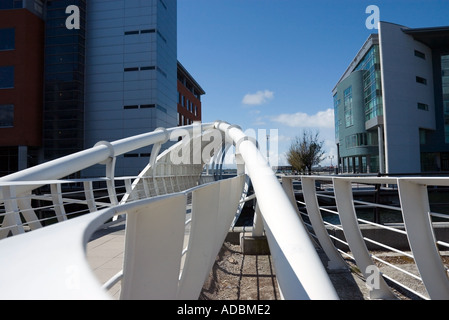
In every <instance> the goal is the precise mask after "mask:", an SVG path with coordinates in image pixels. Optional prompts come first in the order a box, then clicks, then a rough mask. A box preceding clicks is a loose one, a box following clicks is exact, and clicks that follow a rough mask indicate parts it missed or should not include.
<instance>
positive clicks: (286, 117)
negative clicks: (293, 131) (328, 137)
mask: <svg viewBox="0 0 449 320" xmlns="http://www.w3.org/2000/svg"><path fill="white" fill-rule="evenodd" d="M271 120H272V121H274V122H278V123H281V124H284V125H287V126H289V127H298V128H306V127H309V128H310V127H315V128H333V127H334V110H333V109H327V110H326V111H319V112H318V113H316V114H314V115H309V114H307V113H304V112H297V113H292V114H288V113H284V114H280V115H278V116H275V117H272V118H271Z"/></svg>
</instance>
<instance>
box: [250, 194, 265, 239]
mask: <svg viewBox="0 0 449 320" xmlns="http://www.w3.org/2000/svg"><path fill="white" fill-rule="evenodd" d="M263 230H264V227H263V219H262V214H261V212H260V208H259V205H258V204H257V201H256V208H255V210H254V221H253V231H252V236H253V237H262V236H263Z"/></svg>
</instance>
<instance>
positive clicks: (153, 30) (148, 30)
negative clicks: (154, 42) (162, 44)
mask: <svg viewBox="0 0 449 320" xmlns="http://www.w3.org/2000/svg"><path fill="white" fill-rule="evenodd" d="M154 32H156V29H145V30H141V31H140V33H154Z"/></svg>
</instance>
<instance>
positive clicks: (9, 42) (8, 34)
mask: <svg viewBox="0 0 449 320" xmlns="http://www.w3.org/2000/svg"><path fill="white" fill-rule="evenodd" d="M13 49H15V32H14V28H7V29H0V50H13Z"/></svg>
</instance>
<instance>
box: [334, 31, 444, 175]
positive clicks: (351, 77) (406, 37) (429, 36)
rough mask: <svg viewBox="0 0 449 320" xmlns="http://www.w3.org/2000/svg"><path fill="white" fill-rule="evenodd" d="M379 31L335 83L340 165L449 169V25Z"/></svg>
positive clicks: (363, 169) (353, 169) (351, 169)
mask: <svg viewBox="0 0 449 320" xmlns="http://www.w3.org/2000/svg"><path fill="white" fill-rule="evenodd" d="M378 30H379V32H378V34H372V35H371V36H370V37H369V38H368V39H367V41H366V42H365V43H364V44H363V46H362V48H361V49H360V50H359V52H358V53H357V54H356V57H355V58H354V60H353V61H352V62H351V63H350V65H349V67H348V68H347V70H346V71H345V72H344V74H343V76H342V77H341V78H340V80H339V81H338V83H337V85H336V86H335V88H334V89H333V99H334V110H335V136H336V143H337V146H338V157H339V161H338V164H339V171H340V172H342V173H345V172H348V173H377V172H381V173H389V174H395V173H419V172H431V171H449V27H438V28H408V27H405V26H400V25H397V24H393V23H388V22H380V23H379V29H378Z"/></svg>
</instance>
